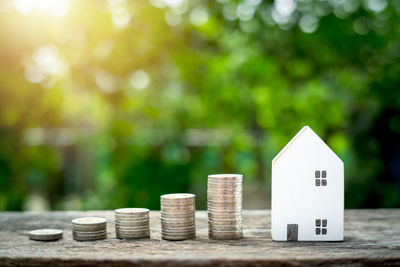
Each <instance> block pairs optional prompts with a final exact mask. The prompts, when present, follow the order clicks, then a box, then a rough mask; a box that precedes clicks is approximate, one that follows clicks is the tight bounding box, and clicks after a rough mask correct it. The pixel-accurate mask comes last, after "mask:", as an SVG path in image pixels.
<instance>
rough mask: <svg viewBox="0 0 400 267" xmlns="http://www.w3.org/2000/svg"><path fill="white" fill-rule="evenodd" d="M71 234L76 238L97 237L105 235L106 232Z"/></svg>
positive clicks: (74, 232)
mask: <svg viewBox="0 0 400 267" xmlns="http://www.w3.org/2000/svg"><path fill="white" fill-rule="evenodd" d="M72 234H73V235H76V236H99V235H104V234H107V232H106V231H102V232H76V231H73V232H72Z"/></svg>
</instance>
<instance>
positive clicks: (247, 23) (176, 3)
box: [0, 0, 400, 210]
mask: <svg viewBox="0 0 400 267" xmlns="http://www.w3.org/2000/svg"><path fill="white" fill-rule="evenodd" d="M0 40H1V42H0V210H22V209H43V208H46V209H113V208H118V207H127V206H141V207H149V208H152V209H158V208H159V196H160V195H161V194H163V193H173V192H188V191H190V192H193V193H196V194H197V196H198V202H199V203H198V208H205V197H206V177H207V174H210V173H226V172H238V173H243V174H244V175H245V188H246V192H247V193H246V192H245V199H244V205H245V207H246V206H247V207H256V208H263V207H267V206H268V202H269V192H270V165H271V160H272V158H273V157H274V155H276V154H277V153H278V152H279V150H280V149H281V148H282V147H283V146H284V145H285V144H286V143H287V142H288V141H289V140H290V139H291V137H292V136H294V135H295V134H296V132H297V131H298V130H299V129H300V128H301V127H302V126H303V125H310V126H311V127H312V128H313V129H314V130H315V131H316V132H317V133H318V134H319V135H320V136H321V137H322V138H323V139H324V140H326V141H327V143H328V144H329V145H330V146H331V147H332V149H333V150H334V151H335V152H336V153H337V154H338V155H339V156H340V157H341V158H342V159H343V161H344V163H345V180H346V207H347V208H365V207H369V208H375V207H400V197H399V195H400V193H399V192H400V138H399V134H400V60H399V57H400V2H399V1H397V0H365V1H362V0H346V1H345V0H297V1H294V0H275V1H260V0H243V1H234V0H219V1H205V0H197V1H196V0H193V1H188V0H164V1H163V0H151V1H150V2H148V1H122V0H114V1H111V0H110V1H101V0H97V1H96V0H88V1H71V2H70V1H67V0H57V1H44V0H41V1H39V0H35V1H33V0H32V1H24V0H15V1H9V0H3V1H1V2H0Z"/></svg>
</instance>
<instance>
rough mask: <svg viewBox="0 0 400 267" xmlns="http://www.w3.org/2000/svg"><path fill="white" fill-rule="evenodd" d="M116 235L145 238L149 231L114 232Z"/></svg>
mask: <svg viewBox="0 0 400 267" xmlns="http://www.w3.org/2000/svg"><path fill="white" fill-rule="evenodd" d="M116 233H117V234H118V235H126V236H146V235H150V231H149V230H148V231H125V230H121V231H116Z"/></svg>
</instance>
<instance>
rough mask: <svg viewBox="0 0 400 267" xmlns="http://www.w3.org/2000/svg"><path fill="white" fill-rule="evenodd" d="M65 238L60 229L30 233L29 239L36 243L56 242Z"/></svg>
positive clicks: (38, 230)
mask: <svg viewBox="0 0 400 267" xmlns="http://www.w3.org/2000/svg"><path fill="white" fill-rule="evenodd" d="M62 237H63V231H62V230H59V229H37V230H33V231H30V232H29V238H30V239H31V240H36V241H55V240H59V239H61V238H62Z"/></svg>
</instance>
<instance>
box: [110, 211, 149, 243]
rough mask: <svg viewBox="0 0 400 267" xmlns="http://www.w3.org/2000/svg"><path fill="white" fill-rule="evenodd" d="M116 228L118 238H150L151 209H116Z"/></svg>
mask: <svg viewBox="0 0 400 267" xmlns="http://www.w3.org/2000/svg"><path fill="white" fill-rule="evenodd" d="M114 216H115V230H116V236H117V238H121V239H124V238H126V239H129V238H149V237H150V226H149V210H148V209H142V208H125V209H116V210H115V211H114Z"/></svg>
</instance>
